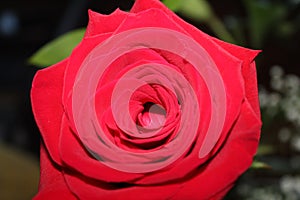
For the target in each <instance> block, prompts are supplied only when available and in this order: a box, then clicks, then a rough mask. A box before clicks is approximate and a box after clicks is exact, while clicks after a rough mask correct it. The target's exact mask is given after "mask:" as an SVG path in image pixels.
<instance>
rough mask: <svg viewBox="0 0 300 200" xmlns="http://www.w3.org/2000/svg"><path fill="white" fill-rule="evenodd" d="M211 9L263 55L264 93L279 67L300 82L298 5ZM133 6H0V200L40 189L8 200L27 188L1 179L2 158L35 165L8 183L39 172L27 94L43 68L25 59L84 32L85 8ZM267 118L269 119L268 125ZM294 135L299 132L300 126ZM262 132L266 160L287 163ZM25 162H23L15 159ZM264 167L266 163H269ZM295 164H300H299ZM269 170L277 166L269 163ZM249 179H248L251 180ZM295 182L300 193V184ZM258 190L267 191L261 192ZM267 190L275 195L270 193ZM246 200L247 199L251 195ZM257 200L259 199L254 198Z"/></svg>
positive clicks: (68, 1)
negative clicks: (57, 40)
mask: <svg viewBox="0 0 300 200" xmlns="http://www.w3.org/2000/svg"><path fill="white" fill-rule="evenodd" d="M200 1H201V0H200ZM208 2H209V4H210V6H211V8H212V9H213V10H214V13H215V16H217V17H218V18H219V19H220V20H221V22H222V23H223V24H224V25H225V27H226V28H227V30H228V31H229V32H231V33H232V35H233V36H234V38H235V43H237V44H240V45H243V46H246V47H249V48H255V49H262V50H263V53H262V54H261V55H260V56H259V57H258V59H257V67H258V77H259V85H260V87H262V88H264V90H266V91H274V88H272V85H271V84H270V81H271V80H272V76H270V69H271V68H272V67H273V66H274V65H276V66H280V67H279V68H280V69H282V70H283V72H284V74H294V75H295V76H299V75H300V68H299V61H298V59H299V52H300V14H299V13H300V1H299V0H288V1H285V0H281V1H280V0H269V1H268V0H250V1H247V0H244V1H237V0H227V1H218V0H210V1H208ZM251 2H252V3H251ZM253 2H254V3H253ZM132 4H133V1H132V0H119V1H117V0H112V1H104V0H59V1H58V0H44V1H39V0H26V1H22V0H1V2H0V50H1V54H0V67H1V69H0V70H1V72H0V145H1V149H2V150H3V154H4V156H7V157H0V188H2V189H0V199H6V198H7V199H24V197H25V199H26V195H28V196H27V197H28V198H30V197H29V196H30V195H32V194H34V192H35V191H36V186H32V187H31V188H29V187H30V186H28V185H27V186H28V188H29V189H28V188H27V189H26V191H29V192H28V193H29V194H26V195H21V196H22V197H23V198H20V197H19V196H17V194H14V195H12V194H6V195H7V196H5V194H4V193H5V192H7V193H9V192H11V191H14V190H16V189H17V187H20V188H22V186H24V184H26V183H25V182H24V183H23V185H20V186H17V185H14V183H11V187H13V189H8V185H9V184H6V182H4V180H3V178H2V179H1V177H2V176H3V174H5V173H6V172H7V169H3V166H5V165H6V164H7V162H6V160H4V159H5V158H6V159H7V158H12V157H14V156H16V159H15V160H13V159H12V165H13V166H10V165H8V166H7V167H9V168H10V169H12V170H17V171H20V170H22V169H25V167H24V168H23V167H21V166H22V163H20V160H21V157H22V158H27V160H28V161H30V162H31V163H33V167H32V168H30V167H28V165H27V167H28V173H27V174H26V172H25V171H23V173H20V174H18V173H16V172H13V173H12V174H14V176H13V177H11V176H8V175H7V176H8V179H13V178H15V179H16V180H19V182H20V180H23V179H21V178H20V176H22V175H24V176H26V175H27V176H30V175H31V174H32V177H33V178H34V181H33V182H30V181H29V182H30V183H31V184H33V185H34V184H37V179H38V178H37V175H38V171H33V170H32V169H34V170H38V166H37V165H38V156H39V140H40V138H39V131H38V129H37V127H36V124H35V122H34V118H33V116H32V112H31V106H30V87H31V81H32V78H33V76H34V74H35V72H36V71H37V70H38V69H39V68H37V67H35V66H31V65H29V64H27V60H28V58H29V57H30V56H31V55H32V54H33V53H34V52H36V51H37V50H38V49H39V48H40V47H41V46H42V45H44V44H46V43H47V42H49V41H51V40H52V39H54V38H56V37H57V36H59V35H61V34H63V33H65V32H67V31H69V30H72V29H75V28H79V27H85V26H86V25H87V22H88V17H87V9H92V10H94V11H98V12H101V13H106V14H109V13H111V12H112V11H114V10H115V9H116V8H117V7H120V8H121V9H122V10H129V9H130V7H131V5H132ZM255 9H256V10H255ZM179 14H180V15H181V16H182V17H183V18H185V19H186V20H187V21H189V22H190V23H192V24H194V25H195V26H197V27H199V28H200V29H201V30H203V31H204V32H206V33H208V34H210V35H218V34H216V32H215V31H214V30H213V28H212V27H211V26H210V25H209V22H208V21H207V20H201V19H195V18H192V17H189V16H188V15H186V13H180V12H179ZM295 84H297V83H295ZM275 92H276V90H275ZM270 93H272V92H269V93H268V95H269V94H270ZM273 93H274V92H273ZM277 93H279V94H280V95H282V94H281V92H280V91H279V92H278V91H277ZM298 99H299V98H298ZM271 100H272V99H271ZM271 100H270V101H271ZM299 101H300V100H299ZM269 103H270V102H269ZM262 109H263V108H262ZM266 109H267V108H266ZM299 109H300V108H299ZM278 113H279V114H278ZM278 113H277V114H276V116H277V115H279V116H282V115H283V114H282V113H281V114H280V112H278ZM299 113H300V111H299ZM270 116H271V118H272V117H274V116H273V115H270ZM270 116H267V117H266V118H268V117H269V118H270ZM276 119H277V118H276ZM271 121H272V120H271ZM279 121H282V119H281V118H280V119H279ZM289 126H291V125H289ZM269 127H272V126H269ZM277 129H278V127H277ZM295 129H296V131H297V126H296V128H295ZM265 130H268V131H265V132H263V133H264V134H263V140H264V141H265V142H264V143H266V144H267V145H268V146H267V147H271V148H269V151H268V153H266V154H267V156H270V155H271V156H274V155H275V157H276V156H277V155H278V156H282V157H283V158H284V159H285V158H286V156H287V154H286V152H284V153H282V151H280V150H279V151H278V150H276V149H275V150H274V144H276V145H279V146H280V145H281V143H282V142H280V140H276V141H275V139H272V140H271V142H270V139H269V138H273V137H276V138H277V137H278V136H277V133H276V135H275V133H274V130H273V129H272V128H266V129H265ZM293 130H294V129H293ZM299 134H300V133H299ZM299 141H300V140H299ZM2 147H3V148H2ZM272 148H273V149H272ZM2 150H0V151H2ZM299 151H300V150H299ZM291 152H292V153H291ZM291 152H289V153H288V156H291V155H290V154H292V155H294V154H295V155H296V156H299V152H298V151H291ZM0 155H1V153H0ZM20 155H21V157H18V156H20ZM260 158H261V159H262V160H263V161H264V159H265V158H266V155H265V154H263V155H262V156H260ZM265 160H266V161H269V160H268V159H265ZM298 161H299V162H300V160H298ZM25 162H26V161H25ZM276 162H277V161H276ZM278 162H279V161H278ZM280 162H281V160H280ZM268 164H271V165H272V161H271V163H268ZM16 165H18V166H16ZM29 165H30V164H29ZM30 166H31V165H30ZM35 166H37V168H35ZM299 168H300V166H299ZM26 169H27V168H26ZM297 172H299V171H297V170H296V172H294V173H293V174H292V175H291V176H293V175H295V174H296V175H297V176H296V177H298V175H299V174H300V173H298V174H297ZM250 173H251V172H250ZM285 173H286V172H285ZM16 174H17V175H16ZM254 174H255V176H254V175H253V173H252V175H245V176H246V178H244V179H246V182H247V181H248V182H251V180H252V181H253V177H256V176H260V177H266V176H268V177H269V176H271V177H272V178H271V180H272V181H275V182H276V181H277V182H279V181H280V180H281V179H279V178H280V177H283V176H284V175H283V174H276V173H275V175H274V173H270V172H269V171H264V170H263V171H261V170H258V171H256V172H254ZM273 175H274V176H276V178H277V179H276V178H274V177H273ZM249 176H250V178H249V179H248V177H249ZM293 177H295V176H293ZM251 178H252V179H251ZM1 180H2V182H1ZM24 180H25V179H24ZM26 180H27V179H26ZM297 180H298V179H297ZM297 180H296V181H297ZM6 181H7V180H6ZM268 181H269V179H268ZM29 182H28V183H29ZM298 182H299V183H298V186H299V188H300V178H299V180H298ZM242 184H243V183H242ZM249 187H250V186H249ZM251 187H252V186H251ZM261 187H262V188H263V186H261ZM278 187H280V186H278ZM20 188H19V189H20ZM275 188H276V187H275ZM242 189H243V188H242ZM242 189H241V190H242ZM244 190H246V189H244ZM269 190H270V191H272V189H269ZM269 190H267V191H269ZM26 191H25V190H24V191H23V192H24V193H25V192H26ZM247 191H248V192H249V191H250V189H249V188H248V190H247ZM297 192H298V193H297ZM233 193H234V194H233ZM236 193H238V192H232V194H230V195H232V197H235V198H237V197H238V195H240V197H239V198H240V199H242V198H244V199H246V197H242V195H241V194H236ZM244 193H245V194H246V193H247V192H244ZM295 193H296V194H299V196H297V195H296V196H295V195H294V197H295V199H300V189H299V190H298V191H296V192H295ZM1 195H2V196H1ZM10 195H11V196H10ZM278 196H280V195H278ZM1 197H2V198H1ZM281 197H282V198H281V199H288V197H287V195H284V194H283V195H281ZM298 197H299V198H298ZM237 199H238V198H237ZM249 199H250V198H249ZM252 199H255V198H254V197H253V198H252ZM258 199H259V198H258ZM266 199H267V198H266ZM271 199H272V198H271Z"/></svg>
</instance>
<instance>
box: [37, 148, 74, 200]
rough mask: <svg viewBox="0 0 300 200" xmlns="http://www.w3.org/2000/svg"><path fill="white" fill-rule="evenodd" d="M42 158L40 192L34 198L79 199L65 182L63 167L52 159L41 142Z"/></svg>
mask: <svg viewBox="0 0 300 200" xmlns="http://www.w3.org/2000/svg"><path fill="white" fill-rule="evenodd" d="M40 159H41V161H40V166H41V171H40V183H39V192H38V194H37V195H36V196H35V197H34V198H33V199H34V200H40V199H41V200H42V199H68V200H73V199H74V200H75V199H77V198H76V196H75V195H74V194H73V193H72V192H71V191H70V189H69V188H68V186H67V183H66V182H65V178H64V175H63V172H62V168H61V167H60V166H58V165H57V164H55V163H54V162H53V161H52V160H51V158H50V157H49V154H48V152H47V151H46V149H45V147H44V144H41V151H40Z"/></svg>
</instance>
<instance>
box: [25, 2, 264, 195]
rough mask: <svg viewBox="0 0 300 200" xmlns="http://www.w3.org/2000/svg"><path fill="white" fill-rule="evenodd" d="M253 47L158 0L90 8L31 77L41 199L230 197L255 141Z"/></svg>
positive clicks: (256, 106)
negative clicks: (73, 35) (214, 32)
mask: <svg viewBox="0 0 300 200" xmlns="http://www.w3.org/2000/svg"><path fill="white" fill-rule="evenodd" d="M258 53H259V52H258V51H254V50H250V49H246V48H242V47H238V46H235V45H232V44H228V43H226V42H223V41H220V40H218V39H216V38H214V37H211V36H209V35H206V34H205V33H203V32H201V31H200V30H198V29H196V28H195V27H193V26H192V25H190V24H188V23H186V22H185V21H183V20H182V19H180V18H179V17H178V16H176V15H175V14H174V13H173V12H172V11H170V10H169V9H168V8H166V7H165V6H164V5H163V4H162V3H161V2H159V1H157V0H136V1H135V4H134V6H133V8H132V9H131V11H130V12H123V11H121V10H116V11H115V12H113V13H112V14H110V15H101V14H98V13H95V12H92V11H89V24H88V26H87V30H86V33H85V35H84V38H83V40H82V41H81V43H80V44H79V45H78V46H77V47H76V48H75V49H74V50H73V52H72V54H71V55H70V56H69V57H68V58H66V59H65V60H63V61H61V62H60V63H57V64H55V65H53V66H51V67H48V68H46V69H43V70H40V71H38V72H37V74H36V76H35V78H34V80H33V85H32V91H31V99H32V107H33V113H34V115H35V119H36V122H37V124H38V126H39V129H40V131H41V135H42V142H41V154H40V168H41V172H40V185H39V191H38V194H37V195H36V196H35V199H113V200H114V199H139V200H143V199H151V200H152V199H155V200H156V199H158V200H159V199H178V200H184V199H189V200H192V199H221V198H223V197H224V196H225V194H226V193H227V192H228V191H229V190H230V189H231V188H232V186H233V184H234V182H235V181H236V179H237V178H238V177H239V176H240V175H241V174H242V173H243V172H244V171H245V170H247V168H248V167H249V166H250V165H251V163H252V159H253V156H254V155H255V153H256V150H257V146H258V142H259V135H260V128H261V120H260V111H259V103H258V93H257V83H256V82H257V80H256V69H255V63H254V58H255V57H256V55H257V54H258Z"/></svg>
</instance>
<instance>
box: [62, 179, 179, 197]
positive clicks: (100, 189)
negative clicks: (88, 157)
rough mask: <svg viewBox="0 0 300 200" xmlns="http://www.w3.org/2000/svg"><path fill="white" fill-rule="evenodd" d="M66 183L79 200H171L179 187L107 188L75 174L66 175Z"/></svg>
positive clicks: (176, 185) (106, 185) (120, 185)
mask: <svg viewBox="0 0 300 200" xmlns="http://www.w3.org/2000/svg"><path fill="white" fill-rule="evenodd" d="M66 181H67V183H68V185H69V187H70V190H71V191H73V192H75V193H76V195H77V196H78V197H79V199H109V200H122V199H126V200H137V199H138V200H166V199H173V197H174V195H176V192H177V191H178V190H179V189H180V187H181V185H178V184H169V185H152V186H151V185H146V186H138V185H130V184H126V183H120V184H119V185H115V188H114V185H110V186H109V183H106V184H101V183H100V184H99V183H97V181H94V182H91V181H90V180H88V179H86V178H82V179H80V178H78V176H77V175H76V174H73V175H66ZM122 186H123V187H122ZM184 199H185V198H183V199H181V200H184Z"/></svg>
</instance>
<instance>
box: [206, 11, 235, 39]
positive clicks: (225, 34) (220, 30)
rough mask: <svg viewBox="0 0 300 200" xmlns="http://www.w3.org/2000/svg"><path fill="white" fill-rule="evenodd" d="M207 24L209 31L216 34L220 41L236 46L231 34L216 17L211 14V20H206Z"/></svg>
mask: <svg viewBox="0 0 300 200" xmlns="http://www.w3.org/2000/svg"><path fill="white" fill-rule="evenodd" d="M207 24H208V25H209V27H210V28H211V30H212V31H213V32H214V33H215V34H216V36H217V37H219V38H220V39H221V40H224V41H226V42H230V43H235V44H236V41H235V39H234V38H233V36H232V35H231V33H229V31H228V30H227V29H226V27H225V25H224V24H223V22H222V21H221V20H220V19H219V18H218V17H217V16H215V15H214V14H213V15H212V16H211V18H209V19H208V20H207Z"/></svg>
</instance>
